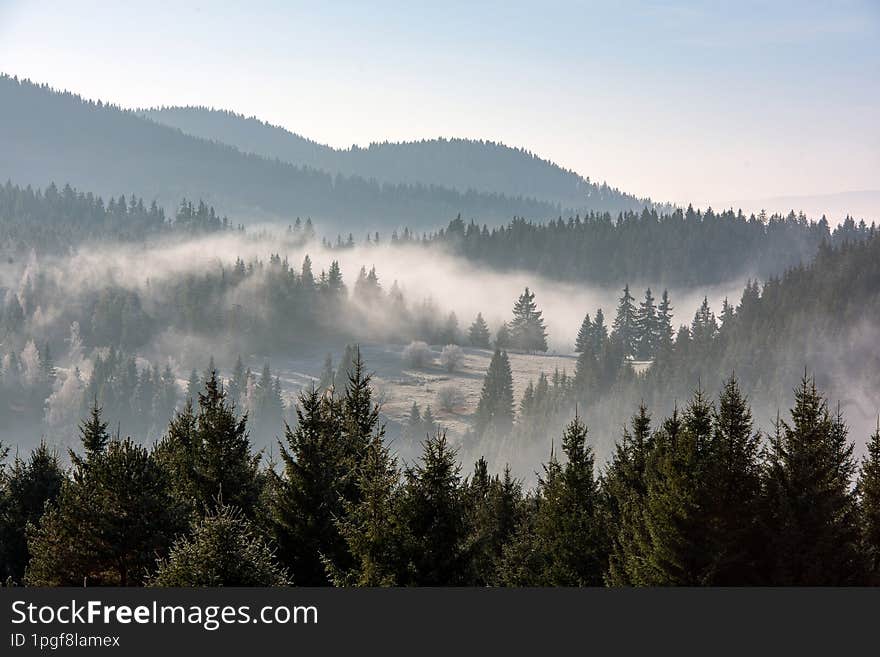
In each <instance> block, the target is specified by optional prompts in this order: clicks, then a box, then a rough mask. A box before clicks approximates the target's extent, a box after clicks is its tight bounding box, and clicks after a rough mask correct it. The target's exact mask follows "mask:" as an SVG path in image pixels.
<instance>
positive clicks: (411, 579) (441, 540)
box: [399, 431, 469, 586]
mask: <svg viewBox="0 0 880 657" xmlns="http://www.w3.org/2000/svg"><path fill="white" fill-rule="evenodd" d="M404 477H405V481H404V485H403V491H402V498H401V501H400V506H399V514H400V522H401V524H402V526H403V527H404V532H405V533H404V540H405V547H404V550H405V554H406V561H407V568H406V573H405V574H404V575H402V578H403V579H402V580H401V581H399V583H400V584H403V585H411V586H441V585H443V586H460V585H464V584H467V583H468V575H469V573H468V571H469V551H468V545H467V538H468V527H467V523H466V521H465V510H466V499H465V492H464V489H463V487H462V485H461V475H460V468H459V466H458V464H457V463H456V460H455V451H454V450H453V449H451V448H450V447H449V443H448V442H447V440H446V434H445V432H442V431H438V432H437V433H436V434H435V435H434V436H432V437H430V438H428V439H427V440H426V441H425V443H424V453H423V454H422V458H421V461H420V462H419V463H417V464H416V465H414V466H412V467H410V468H407V469H406V472H405V475H404Z"/></svg>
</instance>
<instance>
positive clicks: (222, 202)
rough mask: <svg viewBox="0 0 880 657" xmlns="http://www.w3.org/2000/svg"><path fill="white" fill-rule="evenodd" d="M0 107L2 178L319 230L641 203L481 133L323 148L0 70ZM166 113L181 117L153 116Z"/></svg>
mask: <svg viewBox="0 0 880 657" xmlns="http://www.w3.org/2000/svg"><path fill="white" fill-rule="evenodd" d="M0 107H2V108H3V119H4V120H3V121H2V122H0V153H2V157H0V179H2V180H3V181H5V180H7V179H9V180H12V181H13V182H16V183H19V184H30V185H34V186H41V187H43V186H46V185H48V184H49V183H50V182H55V183H56V184H58V185H63V184H65V183H70V184H72V185H74V186H76V187H78V188H80V189H88V190H91V191H94V192H96V193H99V194H102V195H104V196H110V195H119V194H122V193H125V194H130V193H134V194H137V195H138V196H143V197H145V198H146V199H147V200H148V201H149V200H154V199H155V200H157V201H158V202H159V203H160V204H162V205H164V206H165V207H166V208H169V209H170V208H173V207H174V206H176V205H177V204H178V203H180V201H181V199H183V198H184V197H185V198H189V199H199V198H201V199H204V200H205V201H206V202H208V203H211V204H212V205H214V206H215V207H216V208H217V210H218V211H219V212H222V213H226V214H229V215H230V216H231V217H232V218H233V219H234V220H236V221H243V222H251V221H265V220H270V221H279V220H280V221H285V222H287V221H292V220H293V219H294V218H295V217H297V216H299V217H307V216H308V217H312V218H313V219H314V220H315V221H316V222H317V223H318V225H319V228H321V229H322V232H324V233H325V234H326V233H332V232H333V231H338V232H354V233H355V234H360V233H363V232H366V231H372V230H380V231H388V230H390V229H392V228H396V227H401V226H409V227H410V228H413V229H416V230H426V229H431V228H435V227H438V226H441V225H444V224H446V223H447V222H448V221H449V219H450V218H452V217H455V216H456V215H458V214H461V215H462V217H464V218H466V219H469V218H474V219H476V220H478V221H480V222H485V223H490V224H492V223H502V222H507V221H509V220H510V219H511V218H512V217H514V216H522V217H527V218H530V219H534V220H545V219H552V218H555V217H557V216H559V215H560V214H562V215H567V214H568V213H569V212H572V211H581V212H583V211H584V210H590V209H593V210H610V211H613V212H617V211H622V210H627V209H633V208H641V207H643V205H644V203H645V202H643V201H641V200H639V199H636V198H635V197H633V196H630V195H626V194H623V193H621V192H618V191H616V190H611V189H609V188H608V187H605V186H597V185H594V184H592V183H590V182H588V181H587V180H585V179H582V178H580V177H579V176H577V175H576V174H574V173H572V172H569V171H565V170H563V169H561V168H559V167H557V166H556V165H553V164H552V163H549V162H546V161H544V160H541V159H539V158H536V157H535V156H533V155H531V154H529V153H527V152H525V151H522V150H516V149H511V148H508V147H505V146H500V145H497V144H492V143H486V142H469V141H463V140H452V141H447V140H434V141H428V142H419V143H413V144H387V145H377V146H374V147H371V148H368V149H352V150H348V151H336V150H333V149H331V148H329V147H327V146H322V145H320V144H316V143H315V142H310V141H309V140H307V139H304V138H302V137H298V136H296V135H294V134H292V133H290V132H287V131H285V130H282V129H280V128H273V127H271V126H267V125H265V124H262V123H260V122H258V121H256V120H253V119H244V118H242V117H238V116H236V115H233V114H228V113H224V112H213V111H207V110H157V111H152V112H140V113H138V112H134V111H130V110H123V109H120V108H118V107H116V106H114V105H108V104H105V103H103V102H101V101H90V100H85V99H83V98H81V97H80V96H77V95H75V94H73V93H69V92H59V91H56V90H53V89H51V88H50V87H48V86H46V85H37V84H34V83H31V82H29V81H21V80H18V79H15V78H12V77H9V76H0ZM148 117H149V118H148ZM173 120H174V121H177V122H178V123H180V125H175V126H173V127H172V126H171V125H163V123H171V122H172V121H173ZM195 132H199V134H198V135H194V134H192V133H195ZM471 177H472V180H471V183H472V184H468V180H469V179H470V178H471ZM520 190H521V191H520ZM578 190H582V194H581V193H580V192H578Z"/></svg>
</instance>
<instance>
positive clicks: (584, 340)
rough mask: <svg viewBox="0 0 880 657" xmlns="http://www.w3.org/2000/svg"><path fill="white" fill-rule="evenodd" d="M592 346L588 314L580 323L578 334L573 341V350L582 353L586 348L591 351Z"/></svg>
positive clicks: (591, 325) (590, 321) (590, 324)
mask: <svg viewBox="0 0 880 657" xmlns="http://www.w3.org/2000/svg"><path fill="white" fill-rule="evenodd" d="M593 344H594V341H593V320H591V319H590V313H587V314H586V315H584V321H583V322H581V327H580V328H579V329H578V334H577V337H576V338H575V341H574V350H575V351H576V352H578V353H583V352H584V350H586V349H588V348H590V349H592V347H593Z"/></svg>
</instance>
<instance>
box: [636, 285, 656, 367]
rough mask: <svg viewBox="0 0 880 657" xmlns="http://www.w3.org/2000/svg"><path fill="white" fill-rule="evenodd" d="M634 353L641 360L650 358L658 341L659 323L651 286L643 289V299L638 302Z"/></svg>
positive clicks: (654, 353)
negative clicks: (636, 335)
mask: <svg viewBox="0 0 880 657" xmlns="http://www.w3.org/2000/svg"><path fill="white" fill-rule="evenodd" d="M636 328H637V333H638V337H637V340H636V353H637V355H638V357H639V359H641V360H652V359H653V358H654V357H655V356H656V355H657V348H658V346H659V342H660V325H659V318H658V317H657V308H656V305H655V303H654V296H653V295H652V294H651V288H648V289H647V290H645V300H644V301H642V302H641V303H640V304H639V310H638V313H637V315H636Z"/></svg>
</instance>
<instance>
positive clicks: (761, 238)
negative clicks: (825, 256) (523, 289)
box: [392, 206, 876, 287]
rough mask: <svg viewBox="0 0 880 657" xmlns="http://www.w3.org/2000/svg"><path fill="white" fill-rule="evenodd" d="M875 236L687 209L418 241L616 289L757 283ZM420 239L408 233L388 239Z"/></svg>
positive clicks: (482, 229)
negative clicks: (823, 251) (824, 249)
mask: <svg viewBox="0 0 880 657" xmlns="http://www.w3.org/2000/svg"><path fill="white" fill-rule="evenodd" d="M874 234H876V228H875V226H874V224H873V223H872V224H871V225H870V226H869V225H867V224H866V223H865V222H864V220H860V221H858V222H856V221H855V220H854V219H852V218H851V217H846V218H845V219H844V220H843V221H842V222H841V223H840V224H838V225H837V226H835V227H834V228H833V229H832V228H831V226H830V225H829V222H828V220H827V219H826V218H825V217H822V218H821V219H819V220H818V221H816V220H810V219H807V217H805V216H804V215H802V214H801V215H795V213H794V212H790V213H789V214H788V215H786V216H783V215H776V214H774V215H770V216H767V215H765V214H763V213H761V214H759V215H757V216H756V215H754V214H753V215H748V216H746V215H744V214H743V213H742V212H735V211H733V210H725V211H723V212H715V211H713V210H712V209H711V208H708V209H707V210H706V211H705V212H703V211H700V210H695V209H694V208H693V207H690V206H689V207H688V208H687V210H684V211H682V210H675V211H674V212H671V213H668V214H667V213H657V212H656V211H652V210H648V209H644V210H642V211H640V212H623V213H620V214H617V215H612V214H610V213H607V212H605V213H590V214H588V215H586V216H583V217H581V216H574V217H571V218H569V219H568V220H563V219H561V218H560V219H557V220H555V221H550V222H547V223H537V222H533V221H529V220H527V219H522V218H518V219H514V220H512V221H511V222H509V223H508V224H506V225H502V226H496V227H489V226H487V225H485V224H483V225H482V226H481V225H479V224H478V223H476V222H473V221H470V222H465V221H463V220H462V219H461V217H458V218H457V219H454V220H453V221H450V222H449V224H448V226H447V227H446V228H444V229H441V230H439V231H437V232H436V233H432V234H430V235H428V236H427V238H425V239H420V241H421V242H422V243H425V244H427V245H435V244H437V245H441V246H444V247H446V248H447V249H450V250H451V251H452V253H455V254H458V255H462V256H464V257H466V258H468V259H469V260H472V261H474V262H477V263H480V264H485V265H488V266H491V267H492V268H495V269H500V270H517V269H522V270H526V271H530V272H535V273H536V274H540V275H542V276H547V277H549V278H554V279H559V280H568V281H579V282H588V283H594V284H613V285H616V284H617V283H618V282H620V281H630V282H636V281H639V282H646V283H647V284H649V285H654V286H655V287H656V286H657V285H678V286H686V287H690V286H700V285H712V284H715V283H721V282H724V281H727V280H731V279H735V278H740V277H745V276H751V277H758V278H762V279H763V278H766V277H768V276H773V275H778V274H781V273H782V272H783V271H784V270H785V269H786V268H788V267H791V266H795V265H798V264H801V263H807V262H809V261H810V260H811V259H812V258H813V256H814V255H815V254H816V251H817V249H818V248H819V245H820V244H822V243H823V242H825V243H829V244H840V243H843V242H845V241H853V240H861V239H865V238H866V237H870V236H872V235H874ZM395 238H396V239H398V240H402V241H403V242H407V243H408V242H411V241H412V239H419V238H417V237H415V236H412V234H411V233H410V232H409V231H406V232H404V233H401V234H399V235H398V234H395V235H393V236H392V239H395Z"/></svg>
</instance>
